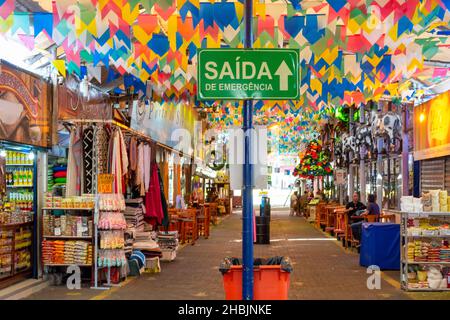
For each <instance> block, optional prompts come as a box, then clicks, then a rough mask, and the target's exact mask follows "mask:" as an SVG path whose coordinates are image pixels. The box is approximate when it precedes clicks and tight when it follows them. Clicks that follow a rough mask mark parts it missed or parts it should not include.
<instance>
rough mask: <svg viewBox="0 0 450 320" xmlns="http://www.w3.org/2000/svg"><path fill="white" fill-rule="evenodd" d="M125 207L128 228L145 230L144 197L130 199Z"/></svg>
mask: <svg viewBox="0 0 450 320" xmlns="http://www.w3.org/2000/svg"><path fill="white" fill-rule="evenodd" d="M125 202H126V208H125V212H124V215H125V220H126V221H127V228H128V229H134V230H136V231H143V230H144V215H145V212H144V211H145V207H144V202H143V200H142V198H138V199H128V200H126V201H125Z"/></svg>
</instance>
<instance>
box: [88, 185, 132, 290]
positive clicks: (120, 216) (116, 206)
mask: <svg viewBox="0 0 450 320" xmlns="http://www.w3.org/2000/svg"><path fill="white" fill-rule="evenodd" d="M125 207H126V205H125V199H124V197H123V195H121V194H100V195H99V198H98V215H99V218H98V222H97V224H96V225H95V227H96V230H95V232H96V234H97V236H98V239H97V241H96V243H97V250H96V255H97V259H96V261H95V268H96V272H98V271H99V270H102V269H106V270H107V274H108V275H107V276H106V280H107V283H106V284H107V285H111V270H112V268H117V270H118V271H120V272H121V271H123V267H125V266H126V263H127V259H126V256H125V235H124V231H125V229H126V228H127V223H126V220H125V216H124V211H125ZM121 273H122V272H121ZM124 276H125V277H126V272H125V275H124Z"/></svg>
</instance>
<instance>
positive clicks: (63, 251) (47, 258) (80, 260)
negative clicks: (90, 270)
mask: <svg viewBox="0 0 450 320" xmlns="http://www.w3.org/2000/svg"><path fill="white" fill-rule="evenodd" d="M42 260H43V262H44V264H47V265H52V264H64V265H65V264H77V265H92V244H91V243H90V242H88V241H72V240H70V241H63V240H44V241H42Z"/></svg>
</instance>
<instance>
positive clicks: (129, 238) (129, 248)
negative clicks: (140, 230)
mask: <svg viewBox="0 0 450 320" xmlns="http://www.w3.org/2000/svg"><path fill="white" fill-rule="evenodd" d="M124 238H125V247H124V250H125V253H126V254H131V253H132V252H133V244H134V231H130V230H125V232H124Z"/></svg>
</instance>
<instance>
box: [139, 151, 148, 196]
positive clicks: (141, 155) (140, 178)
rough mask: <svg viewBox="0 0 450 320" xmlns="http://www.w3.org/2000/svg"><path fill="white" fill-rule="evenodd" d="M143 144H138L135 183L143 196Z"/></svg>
mask: <svg viewBox="0 0 450 320" xmlns="http://www.w3.org/2000/svg"><path fill="white" fill-rule="evenodd" d="M144 180H145V178H144V144H143V143H140V144H139V146H138V159H137V169H136V185H137V186H139V194H140V196H141V197H143V196H145V192H146V191H148V190H145V184H144Z"/></svg>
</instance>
